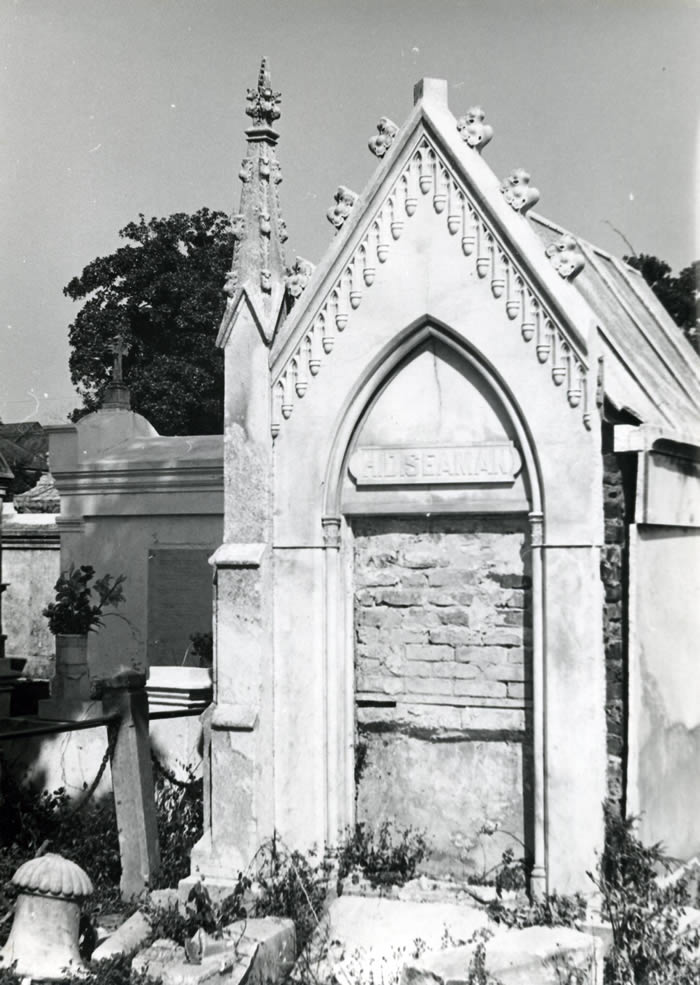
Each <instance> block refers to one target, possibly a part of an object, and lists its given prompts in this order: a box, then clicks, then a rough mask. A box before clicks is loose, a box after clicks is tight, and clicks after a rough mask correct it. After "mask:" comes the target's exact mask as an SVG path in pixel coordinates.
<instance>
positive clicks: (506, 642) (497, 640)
mask: <svg viewBox="0 0 700 985" xmlns="http://www.w3.org/2000/svg"><path fill="white" fill-rule="evenodd" d="M483 640H484V643H486V644H490V645H493V646H518V645H520V644H521V643H522V641H523V636H522V635H521V634H520V633H516V632H514V631H512V630H508V629H502V628H500V627H498V626H494V627H493V628H492V629H487V630H485V632H484V635H483Z"/></svg>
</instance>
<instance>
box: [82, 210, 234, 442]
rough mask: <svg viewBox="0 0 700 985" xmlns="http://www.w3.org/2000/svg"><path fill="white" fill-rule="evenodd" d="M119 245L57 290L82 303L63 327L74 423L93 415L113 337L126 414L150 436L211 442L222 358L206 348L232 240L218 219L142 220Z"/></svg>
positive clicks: (204, 213) (218, 412)
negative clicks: (137, 417) (75, 396)
mask: <svg viewBox="0 0 700 985" xmlns="http://www.w3.org/2000/svg"><path fill="white" fill-rule="evenodd" d="M119 235H120V237H121V238H122V239H125V240H127V241H128V242H127V245H125V246H121V247H120V248H119V249H117V250H116V251H115V252H114V253H112V254H111V255H110V256H107V257H97V258H96V259H95V260H93V261H92V262H91V263H89V264H88V265H87V266H86V267H85V269H84V270H83V272H82V274H81V275H80V277H74V278H73V280H71V282H70V283H69V284H68V285H67V286H66V287H65V288H64V294H66V295H67V296H68V297H70V298H72V300H74V301H84V304H83V307H82V308H81V310H80V311H79V312H78V315H77V317H76V319H75V321H74V322H73V324H72V325H71V326H70V330H69V341H70V345H71V349H72V352H71V356H70V363H69V365H70V370H71V379H72V381H73V383H74V385H75V386H76V387H77V389H78V392H79V393H80V395H81V397H82V399H83V407H82V408H81V409H80V410H77V411H75V412H74V419H77V418H79V417H81V416H82V415H83V414H85V413H86V412H88V411H92V410H97V409H98V408H99V407H100V406H101V404H102V400H103V395H104V389H105V387H106V385H107V384H108V383H109V381H110V379H111V375H112V365H113V361H114V357H113V353H112V351H111V349H110V346H111V344H112V343H113V340H114V339H115V337H116V336H118V335H121V336H122V337H123V340H124V342H126V343H127V345H128V346H129V352H128V354H127V355H126V357H125V359H124V363H123V373H124V382H125V383H127V385H128V386H129V389H130V391H131V403H132V408H133V409H134V410H135V411H138V412H139V413H140V414H143V415H144V416H145V417H146V418H148V420H149V421H150V422H151V423H152V424H153V426H154V427H155V428H156V430H157V431H158V432H159V433H160V434H220V433H221V431H222V429H223V400H224V365H223V353H222V351H221V350H220V349H218V348H217V347H216V345H215V339H216V333H217V329H218V326H219V322H220V320H221V316H222V314H223V310H224V304H225V300H226V299H225V296H224V294H223V291H222V286H223V283H224V278H225V275H226V271H227V269H228V267H229V266H230V262H231V254H232V250H233V238H232V235H231V228H230V223H229V219H228V217H227V216H226V215H225V213H223V212H212V211H210V210H209V209H206V208H203V209H200V210H199V211H198V212H196V213H194V214H193V215H187V214H185V213H182V212H178V213H175V214H174V215H171V216H168V217H167V218H162V219H156V218H152V219H150V220H148V221H146V219H145V218H144V216H143V215H140V216H139V221H138V222H131V223H129V224H128V225H127V226H125V227H124V229H122V230H120V233H119Z"/></svg>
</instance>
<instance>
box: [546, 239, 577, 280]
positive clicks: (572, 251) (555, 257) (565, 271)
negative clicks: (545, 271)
mask: <svg viewBox="0 0 700 985" xmlns="http://www.w3.org/2000/svg"><path fill="white" fill-rule="evenodd" d="M545 253H546V255H547V256H548V257H549V259H550V260H551V261H552V266H553V267H554V269H555V270H556V272H557V273H558V274H559V275H560V276H561V277H564V278H565V279H566V280H573V279H574V277H575V276H576V275H577V274H580V273H581V271H582V270H583V268H584V266H585V264H586V260H585V258H584V255H583V253H582V252H581V250H580V248H579V245H578V243H577V242H576V240H575V239H574V237H573V236H571V235H570V234H569V233H564V235H563V236H562V237H561V239H559V240H557V242H556V243H551V244H550V245H549V246H548V247H547V249H546V250H545Z"/></svg>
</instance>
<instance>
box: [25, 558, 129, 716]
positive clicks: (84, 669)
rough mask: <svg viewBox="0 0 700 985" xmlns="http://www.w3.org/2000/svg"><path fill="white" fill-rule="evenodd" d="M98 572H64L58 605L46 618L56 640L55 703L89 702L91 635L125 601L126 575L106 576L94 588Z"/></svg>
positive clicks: (90, 569) (48, 610)
mask: <svg viewBox="0 0 700 985" xmlns="http://www.w3.org/2000/svg"><path fill="white" fill-rule="evenodd" d="M94 577H95V569H94V568H93V567H92V566H91V565H89V564H83V565H81V566H80V567H79V568H76V567H74V566H73V565H71V566H70V568H69V569H68V570H67V571H62V572H61V574H60V576H59V579H58V581H57V582H56V584H55V586H54V588H55V591H56V598H55V601H53V602H49V604H48V605H47V606H46V608H45V609H44V610H43V615H45V616H46V618H47V619H48V621H49V629H50V630H51V632H52V633H53V634H54V636H55V637H56V677H55V679H54V686H53V687H52V698H53V699H54V700H78V701H87V700H88V699H89V697H90V682H89V677H88V664H87V634H88V633H90V632H96V631H97V630H98V629H99V628H100V627H101V626H104V622H103V616H107V615H118V613H116V612H114V613H112V612H105V611H104V610H105V609H106V608H109V607H116V606H118V605H120V604H121V603H122V602H123V601H124V592H123V589H122V586H123V584H124V581H125V580H126V576H125V575H119V576H118V577H117V578H114V577H113V576H112V575H104V576H103V577H102V578H99V579H97V581H95V582H94V584H91V582H92V581H93V579H94Z"/></svg>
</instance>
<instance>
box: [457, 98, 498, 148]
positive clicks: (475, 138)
mask: <svg viewBox="0 0 700 985" xmlns="http://www.w3.org/2000/svg"><path fill="white" fill-rule="evenodd" d="M485 119H486V114H485V113H484V111H483V109H482V108H481V106H472V107H471V108H470V109H468V110H467V112H466V115H465V116H460V118H459V119H458V120H457V130H458V131H459V135H460V137H461V138H462V140H463V141H464V142H465V144H468V145H469V146H470V147H473V148H474V149H475V150H481V148H482V147H485V146H486V145H487V144H488V142H489V140H491V138H492V137H493V127H492V126H491V125H490V124H489V123H484V120H485Z"/></svg>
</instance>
